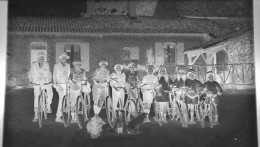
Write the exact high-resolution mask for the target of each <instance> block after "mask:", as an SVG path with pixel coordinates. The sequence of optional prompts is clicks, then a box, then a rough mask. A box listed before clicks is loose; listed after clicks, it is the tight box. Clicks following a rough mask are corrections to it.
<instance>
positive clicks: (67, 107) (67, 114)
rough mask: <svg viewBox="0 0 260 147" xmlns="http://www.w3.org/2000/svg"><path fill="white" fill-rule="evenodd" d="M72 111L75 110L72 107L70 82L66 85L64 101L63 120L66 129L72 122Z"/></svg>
mask: <svg viewBox="0 0 260 147" xmlns="http://www.w3.org/2000/svg"><path fill="white" fill-rule="evenodd" d="M71 111H73V108H72V106H71V99H70V80H68V82H67V83H66V95H65V96H64V97H63V99H62V107H61V112H62V120H63V124H64V126H65V127H68V126H69V125H70V121H71Z"/></svg>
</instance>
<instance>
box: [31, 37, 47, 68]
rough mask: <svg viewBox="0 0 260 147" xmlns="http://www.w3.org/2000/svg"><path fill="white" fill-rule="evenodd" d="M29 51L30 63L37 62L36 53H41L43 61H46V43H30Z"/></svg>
mask: <svg viewBox="0 0 260 147" xmlns="http://www.w3.org/2000/svg"><path fill="white" fill-rule="evenodd" d="M30 49H31V63H32V62H34V61H37V60H38V53H39V52H43V53H44V56H45V61H47V43H46V42H32V43H31V44H30Z"/></svg>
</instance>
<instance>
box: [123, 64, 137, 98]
mask: <svg viewBox="0 0 260 147" xmlns="http://www.w3.org/2000/svg"><path fill="white" fill-rule="evenodd" d="M128 67H129V70H128V71H127V72H126V74H125V75H126V87H127V90H128V93H129V94H130V97H131V98H133V99H134V100H135V99H136V98H137V88H135V87H136V86H137V85H138V83H139V82H140V78H139V76H138V72H137V71H135V64H134V63H133V62H130V63H129V64H128Z"/></svg>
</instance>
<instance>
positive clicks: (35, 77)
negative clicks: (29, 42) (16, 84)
mask: <svg viewBox="0 0 260 147" xmlns="http://www.w3.org/2000/svg"><path fill="white" fill-rule="evenodd" d="M44 59H45V56H44V53H43V52H39V53H38V61H34V62H33V63H32V65H31V68H30V71H29V74H28V78H29V82H30V83H33V84H45V83H50V82H52V79H51V77H52V74H51V71H50V67H49V64H48V63H47V62H46V61H44ZM33 87H34V113H35V114H34V118H33V120H32V121H33V122H36V121H37V120H38V115H37V113H38V98H39V95H40V93H41V91H40V86H38V85H37V86H33ZM45 88H46V90H47V96H48V99H47V109H48V113H51V112H52V111H51V106H50V105H51V103H52V97H53V92H52V85H51V84H48V85H46V86H45Z"/></svg>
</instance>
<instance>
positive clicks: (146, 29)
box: [8, 15, 231, 36]
mask: <svg viewBox="0 0 260 147" xmlns="http://www.w3.org/2000/svg"><path fill="white" fill-rule="evenodd" d="M8 31H9V32H15V33H19V32H21V33H24V32H28V33H70V34H71V33H79V34H86V33H98V34H100V33H110V34H111V33H119V34H120V33H122V34H186V33H188V34H193V33H206V34H207V33H211V34H214V35H215V36H221V35H224V34H228V33H230V32H231V30H229V29H226V28H223V27H222V26H221V25H219V24H217V23H215V22H212V21H210V20H208V19H193V18H162V17H149V16H138V17H137V18H136V19H133V18H130V17H128V16H124V15H96V16H91V17H89V18H84V17H30V16H26V17H22V16H11V17H10V18H9V25H8Z"/></svg>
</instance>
